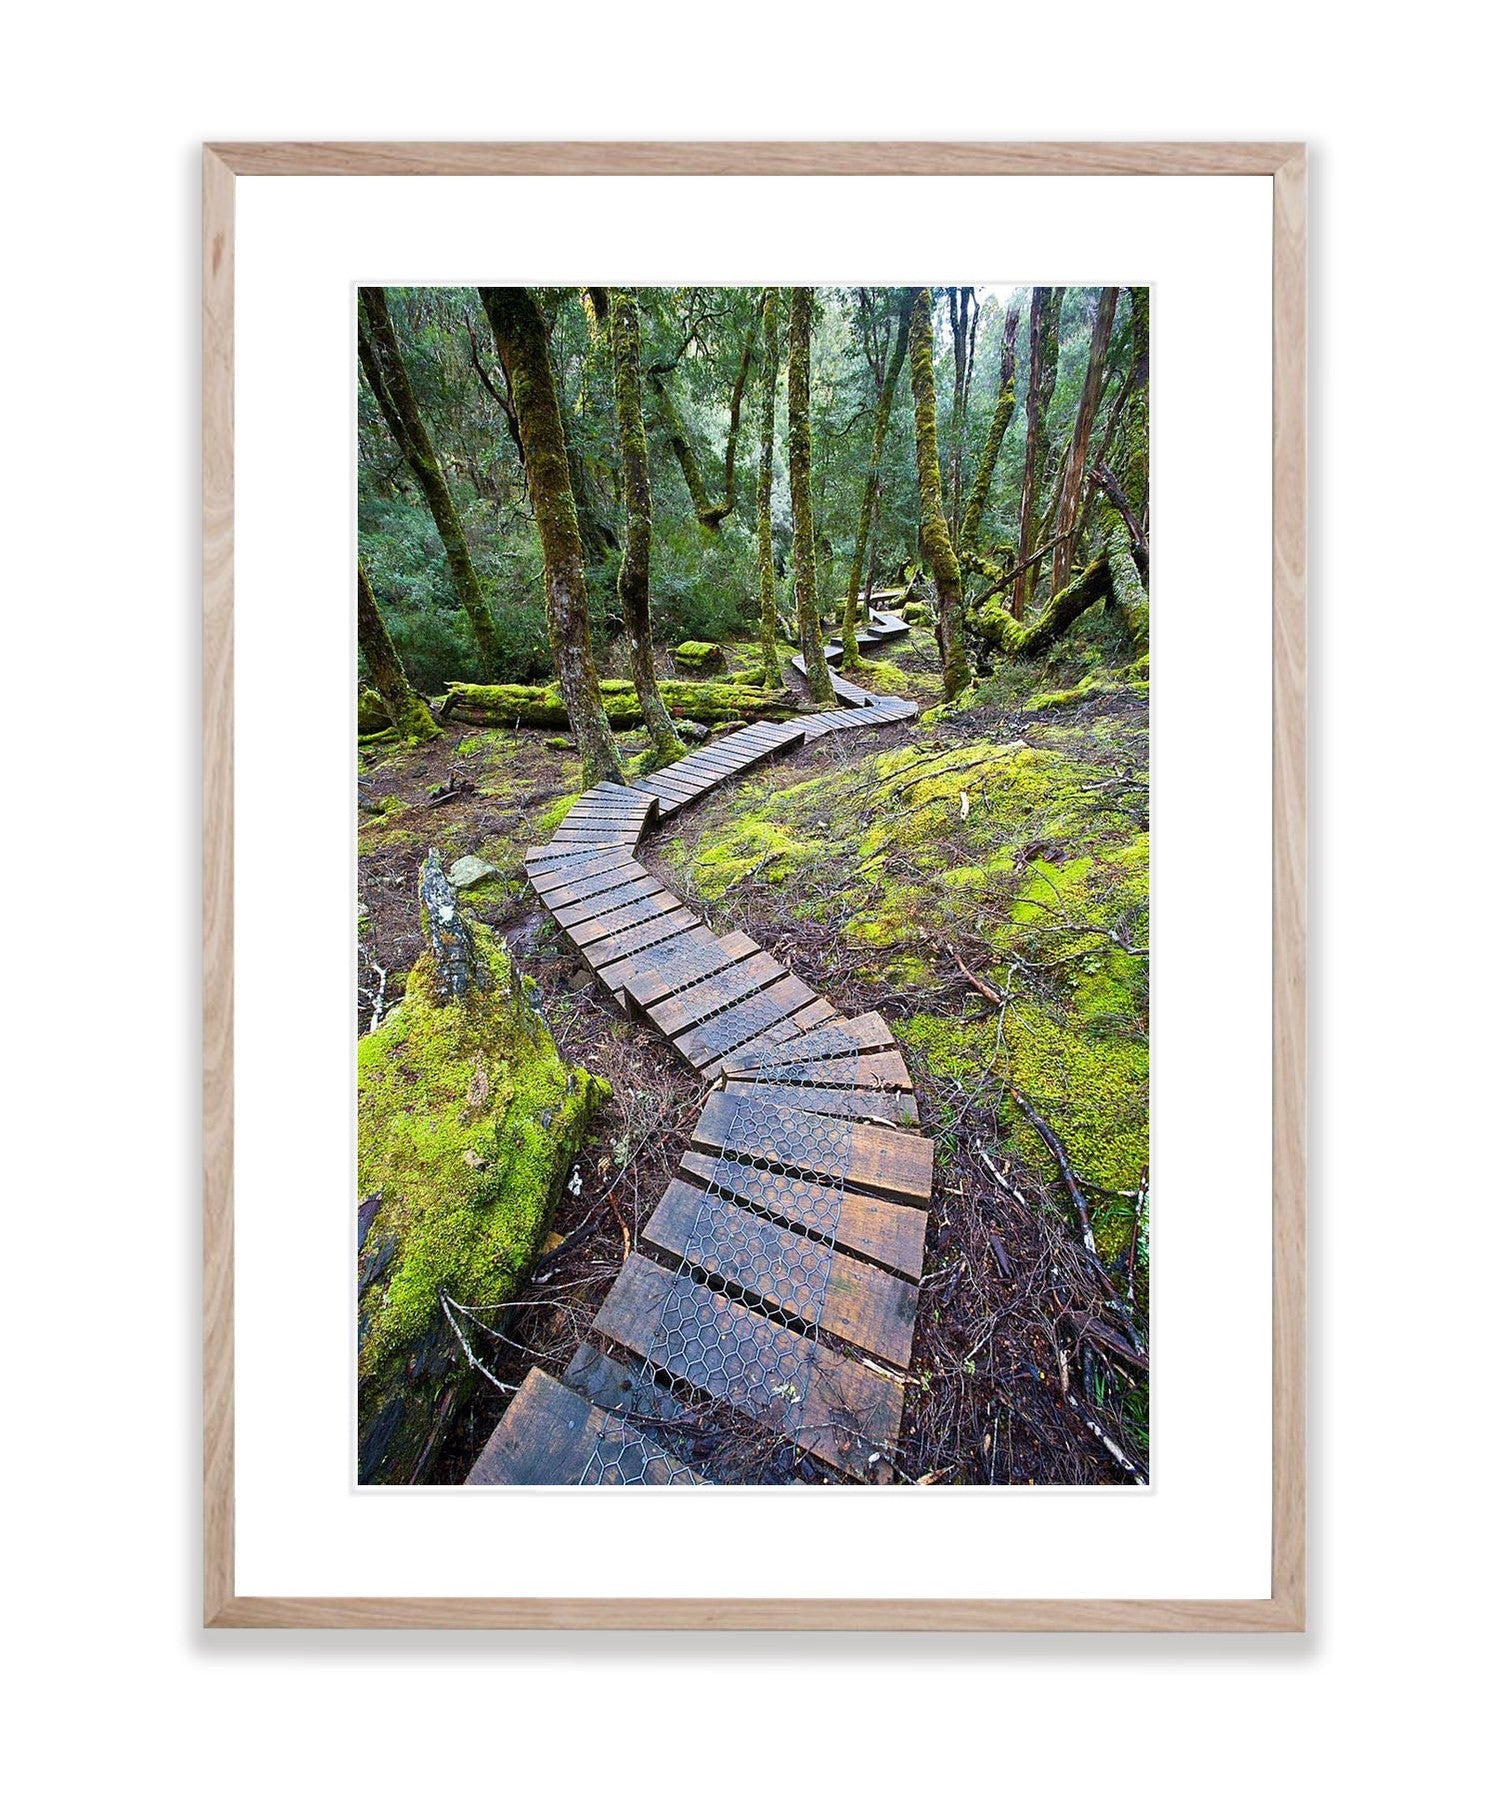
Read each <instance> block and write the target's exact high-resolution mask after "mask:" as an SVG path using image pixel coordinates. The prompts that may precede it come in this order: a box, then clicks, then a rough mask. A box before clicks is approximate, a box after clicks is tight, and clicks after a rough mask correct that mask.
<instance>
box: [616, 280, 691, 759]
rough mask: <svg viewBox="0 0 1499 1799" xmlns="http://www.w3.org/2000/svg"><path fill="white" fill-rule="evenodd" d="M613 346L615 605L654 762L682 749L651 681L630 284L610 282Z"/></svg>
mask: <svg viewBox="0 0 1499 1799" xmlns="http://www.w3.org/2000/svg"><path fill="white" fill-rule="evenodd" d="M609 336H610V342H611V345H612V347H613V351H614V403H615V408H616V410H617V412H618V414H619V451H620V463H621V470H622V475H623V486H624V496H625V548H624V554H623V555H622V556H621V557H620V562H619V609H620V614H621V616H622V617H623V619H624V626H625V642H626V643H627V644H628V646H629V651H630V673H631V675H632V676H633V677H634V680H635V691H636V693H638V694H639V695H640V709H641V711H642V712H643V713H644V715H645V728H646V730H647V731H648V732H649V734H650V739H651V749H652V752H653V758H652V759H653V761H654V763H655V765H656V766H657V767H658V768H659V767H661V766H663V765H664V764H665V763H668V762H675V761H676V760H677V758H678V757H679V756H680V755H681V754H682V740H681V738H680V737H678V736H677V729H676V726H675V725H674V724H673V723H672V722H671V714H670V713H669V712H668V711H667V710H666V707H665V705H664V703H663V702H662V699H661V690H660V688H659V687H658V686H657V685H656V661H655V653H654V644H653V642H652V637H651V473H650V462H649V458H648V456H647V453H646V445H645V419H644V417H643V416H642V414H641V410H640V314H639V311H638V309H637V306H636V302H635V294H634V291H633V290H632V289H630V288H624V287H621V288H616V289H615V290H614V292H613V294H612V296H611V300H610V305H609Z"/></svg>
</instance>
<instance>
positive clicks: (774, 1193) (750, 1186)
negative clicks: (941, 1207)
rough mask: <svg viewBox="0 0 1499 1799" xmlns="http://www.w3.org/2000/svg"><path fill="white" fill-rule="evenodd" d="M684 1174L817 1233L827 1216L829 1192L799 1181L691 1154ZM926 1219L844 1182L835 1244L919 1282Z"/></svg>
mask: <svg viewBox="0 0 1499 1799" xmlns="http://www.w3.org/2000/svg"><path fill="white" fill-rule="evenodd" d="M682 1172H683V1174H685V1175H690V1176H691V1177H692V1179H693V1180H695V1181H698V1182H700V1183H701V1184H702V1185H703V1186H704V1187H714V1188H717V1189H718V1190H720V1191H721V1192H724V1193H732V1194H733V1195H734V1196H735V1197H736V1198H738V1199H741V1200H744V1201H746V1202H747V1203H748V1204H750V1205H752V1206H755V1207H756V1208H757V1209H758V1210H760V1211H763V1212H768V1213H769V1214H770V1215H771V1217H773V1218H779V1219H783V1220H784V1221H785V1222H786V1223H788V1224H797V1225H801V1226H803V1227H804V1228H806V1229H809V1230H810V1229H814V1228H821V1225H822V1221H823V1220H824V1219H825V1218H826V1216H827V1188H826V1187H825V1186H824V1185H821V1184H820V1183H817V1182H815V1181H809V1180H806V1179H804V1178H803V1177H802V1176H801V1175H796V1174H788V1173H786V1172H785V1171H784V1170H772V1169H767V1168H756V1167H754V1166H752V1165H751V1164H749V1163H746V1162H732V1161H730V1160H728V1158H727V1157H724V1156H716V1155H705V1154H703V1153H702V1152H701V1151H700V1150H695V1149H690V1150H688V1152H687V1154H686V1155H685V1156H683V1157H682ZM927 1216H928V1214H927V1213H926V1212H925V1211H923V1210H922V1208H921V1207H920V1206H909V1205H901V1204H900V1203H899V1202H898V1201H896V1200H892V1199H881V1198H879V1197H878V1196H877V1195H876V1194H873V1193H865V1192H863V1191H862V1190H861V1189H860V1188H858V1187H854V1186H851V1185H850V1184H848V1183H847V1182H845V1183H844V1187H843V1204H842V1206H841V1207H840V1208H839V1213H838V1225H837V1229H836V1231H835V1232H834V1234H833V1241H834V1242H835V1243H836V1244H837V1245H838V1247H839V1248H840V1249H842V1250H846V1251H848V1252H849V1253H850V1254H851V1255H857V1256H862V1257H864V1258H865V1259H866V1260H867V1261H871V1262H878V1263H879V1264H880V1266H881V1267H882V1268H889V1269H891V1270H892V1271H893V1272H894V1273H896V1274H905V1275H909V1276H910V1277H911V1278H912V1279H913V1280H917V1279H919V1278H920V1276H921V1269H922V1259H923V1247H924V1245H925V1242H926V1221H927Z"/></svg>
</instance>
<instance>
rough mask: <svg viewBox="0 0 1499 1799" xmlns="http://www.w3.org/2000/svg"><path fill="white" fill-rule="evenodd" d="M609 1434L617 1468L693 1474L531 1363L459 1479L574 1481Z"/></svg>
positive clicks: (666, 1475)
mask: <svg viewBox="0 0 1499 1799" xmlns="http://www.w3.org/2000/svg"><path fill="white" fill-rule="evenodd" d="M611 1433H612V1438H613V1444H614V1446H615V1449H614V1452H615V1453H616V1454H618V1455H619V1458H620V1461H621V1469H620V1472H621V1474H622V1475H623V1476H624V1478H626V1479H629V1480H631V1481H643V1482H645V1483H646V1484H647V1485H651V1486H655V1485H665V1484H666V1483H667V1482H686V1483H695V1482H696V1480H697V1477H696V1475H694V1474H692V1473H691V1472H690V1471H689V1470H688V1469H686V1468H685V1467H683V1465H682V1464H681V1463H680V1462H679V1461H678V1460H677V1459H676V1457H675V1456H673V1455H669V1454H668V1453H667V1452H666V1450H664V1449H663V1448H662V1447H661V1445H660V1444H659V1443H656V1442H654V1441H653V1440H652V1439H651V1438H649V1437H647V1436H644V1435H642V1434H641V1433H640V1432H638V1431H634V1430H631V1431H629V1433H628V1441H625V1442H623V1443H621V1441H620V1437H621V1431H620V1427H619V1426H618V1425H617V1424H616V1423H615V1422H614V1421H613V1420H612V1419H611V1418H610V1416H609V1414H608V1413H607V1412H605V1411H602V1410H601V1409H600V1408H599V1407H598V1406H596V1405H592V1404H590V1403H589V1401H588V1400H587V1399H585V1398H584V1397H583V1395H582V1394H581V1393H575V1392H573V1391H572V1389H571V1388H570V1387H565V1386H563V1384H562V1382H561V1381H559V1380H554V1379H553V1378H552V1376H551V1375H550V1374H546V1373H543V1371H542V1370H541V1369H540V1368H533V1369H532V1370H531V1372H530V1373H529V1374H528V1375H527V1376H526V1378H525V1380H524V1381H523V1382H522V1383H521V1389H520V1392H519V1393H517V1394H516V1396H515V1398H514V1399H512V1400H511V1402H510V1404H509V1405H508V1406H506V1408H505V1414H504V1416H503V1417H502V1418H501V1419H500V1422H499V1423H498V1424H497V1425H496V1426H495V1428H494V1432H493V1434H492V1435H491V1437H490V1439H489V1441H488V1442H487V1443H486V1444H485V1445H484V1447H483V1449H482V1450H481V1451H480V1452H479V1459H478V1461H476V1462H475V1463H474V1465H473V1467H472V1468H471V1469H470V1470H469V1474H468V1479H467V1481H466V1482H465V1483H464V1484H465V1485H466V1486H470V1487H495V1486H502V1487H513V1486H527V1487H575V1486H577V1485H578V1483H579V1482H580V1481H581V1480H582V1479H583V1478H584V1475H585V1473H586V1472H587V1471H588V1468H589V1464H590V1462H591V1461H593V1459H594V1452H595V1450H596V1449H597V1448H598V1445H599V1439H600V1437H601V1436H605V1437H606V1438H608V1437H609V1436H610V1434H611Z"/></svg>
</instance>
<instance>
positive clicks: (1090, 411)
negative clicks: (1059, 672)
mask: <svg viewBox="0 0 1499 1799" xmlns="http://www.w3.org/2000/svg"><path fill="white" fill-rule="evenodd" d="M1118 303H1119V289H1118V288H1117V287H1105V288H1102V289H1100V291H1099V295H1098V311H1097V313H1096V314H1095V316H1094V319H1093V335H1092V338H1091V339H1090V341H1089V344H1088V367H1087V371H1086V372H1085V374H1084V375H1083V387H1082V392H1081V393H1080V394H1079V395H1078V400H1077V416H1076V417H1075V418H1074V419H1073V421H1072V437H1071V440H1070V441H1069V443H1068V445H1067V454H1066V456H1065V458H1064V459H1063V462H1062V473H1061V481H1060V498H1059V500H1058V503H1057V516H1056V520H1055V523H1054V525H1053V527H1052V529H1053V534H1054V535H1055V537H1056V539H1057V543H1056V548H1055V549H1054V550H1053V551H1052V558H1051V591H1052V592H1053V593H1060V592H1061V591H1062V589H1063V588H1064V587H1065V586H1066V585H1067V583H1068V582H1069V581H1070V580H1071V578H1072V558H1073V556H1074V554H1075V553H1076V550H1077V537H1078V524H1079V521H1080V517H1081V513H1082V506H1083V492H1084V477H1085V475H1086V473H1087V468H1088V444H1089V442H1090V440H1091V439H1092V436H1093V426H1094V423H1095V422H1096V420H1097V418H1098V402H1099V400H1100V399H1101V398H1102V396H1103V376H1104V364H1105V362H1106V360H1107V357H1108V353H1109V339H1110V338H1111V337H1112V336H1113V334H1114V311H1115V308H1116V306H1117V305H1118Z"/></svg>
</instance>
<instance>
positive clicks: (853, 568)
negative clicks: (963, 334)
mask: <svg viewBox="0 0 1499 1799" xmlns="http://www.w3.org/2000/svg"><path fill="white" fill-rule="evenodd" d="M910 334H911V297H910V295H909V293H908V294H905V295H903V296H902V299H901V307H900V320H899V322H898V324H897V326H896V331H895V346H894V348H893V349H892V350H891V352H890V360H889V363H888V365H887V364H885V363H883V362H877V363H876V364H875V404H874V431H873V434H872V436H871V437H870V440H869V472H868V474H867V475H866V476H865V477H864V499H863V502H862V504H861V505H860V507H859V530H858V535H857V536H856V538H855V539H854V554H853V560H852V561H851V562H850V563H849V568H848V591H847V593H846V594H845V596H844V601H843V666H844V667H845V668H852V667H855V666H857V664H858V661H859V588H860V583H861V581H862V579H863V575H864V554H865V551H866V550H867V549H868V548H869V537H870V532H871V529H872V528H873V524H874V515H875V508H876V506H877V504H878V501H879V491H880V457H881V456H882V455H883V453H884V449H885V433H886V432H887V431H888V430H889V429H890V413H891V409H892V406H893V404H894V400H895V384H896V382H897V381H898V380H899V379H900V372H901V368H902V367H903V365H904V363H905V360H906V344H907V341H908V339H909V337H910ZM871 578H872V571H871Z"/></svg>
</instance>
